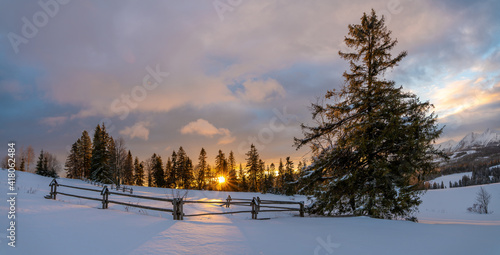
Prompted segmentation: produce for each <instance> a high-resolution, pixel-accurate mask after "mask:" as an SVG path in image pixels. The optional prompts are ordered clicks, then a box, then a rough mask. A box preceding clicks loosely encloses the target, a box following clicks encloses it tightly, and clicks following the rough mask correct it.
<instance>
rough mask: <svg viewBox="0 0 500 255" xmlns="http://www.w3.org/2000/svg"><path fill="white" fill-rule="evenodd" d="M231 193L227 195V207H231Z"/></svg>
mask: <svg viewBox="0 0 500 255" xmlns="http://www.w3.org/2000/svg"><path fill="white" fill-rule="evenodd" d="M231 200H232V199H231V195H227V198H226V208H229V205H230V204H231Z"/></svg>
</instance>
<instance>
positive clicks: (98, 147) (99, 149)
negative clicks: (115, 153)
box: [90, 124, 114, 183]
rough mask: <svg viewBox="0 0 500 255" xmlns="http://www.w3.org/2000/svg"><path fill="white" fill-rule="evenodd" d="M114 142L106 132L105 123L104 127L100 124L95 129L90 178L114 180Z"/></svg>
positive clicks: (106, 180)
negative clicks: (111, 159) (112, 154)
mask: <svg viewBox="0 0 500 255" xmlns="http://www.w3.org/2000/svg"><path fill="white" fill-rule="evenodd" d="M112 143H114V142H112V139H111V137H110V136H109V134H108V133H107V132H106V127H105V126H104V124H103V125H102V128H101V126H100V125H97V127H96V128H95V130H94V140H93V142H92V158H91V165H90V173H91V174H90V178H91V179H92V180H94V181H99V182H102V183H111V182H112V172H111V169H110V164H109V163H110V157H111V150H110V145H111V144H112Z"/></svg>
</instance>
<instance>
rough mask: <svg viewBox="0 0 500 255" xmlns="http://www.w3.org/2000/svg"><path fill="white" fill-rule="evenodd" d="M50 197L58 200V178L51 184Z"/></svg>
mask: <svg viewBox="0 0 500 255" xmlns="http://www.w3.org/2000/svg"><path fill="white" fill-rule="evenodd" d="M49 186H50V197H51V198H52V199H54V200H56V196H57V180H56V179H53V180H52V181H51V182H50V184H49Z"/></svg>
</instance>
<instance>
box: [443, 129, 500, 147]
mask: <svg viewBox="0 0 500 255" xmlns="http://www.w3.org/2000/svg"><path fill="white" fill-rule="evenodd" d="M499 144H500V132H499V131H497V130H495V129H490V128H488V129H486V131H484V133H482V134H479V133H474V132H471V133H469V134H467V135H466V136H465V137H464V138H462V140H460V141H459V142H458V143H457V142H456V141H453V140H450V141H446V142H443V143H440V144H436V147H437V148H440V149H443V150H444V151H446V152H456V151H463V150H468V149H474V148H477V147H487V146H494V145H499Z"/></svg>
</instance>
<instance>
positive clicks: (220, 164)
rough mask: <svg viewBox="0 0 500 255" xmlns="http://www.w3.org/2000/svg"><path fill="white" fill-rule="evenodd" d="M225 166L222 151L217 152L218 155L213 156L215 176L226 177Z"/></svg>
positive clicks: (224, 156) (224, 157)
mask: <svg viewBox="0 0 500 255" xmlns="http://www.w3.org/2000/svg"><path fill="white" fill-rule="evenodd" d="M226 166H227V163H226V155H224V153H223V152H222V150H219V154H217V156H215V171H216V174H217V176H226V172H225V169H226Z"/></svg>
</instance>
